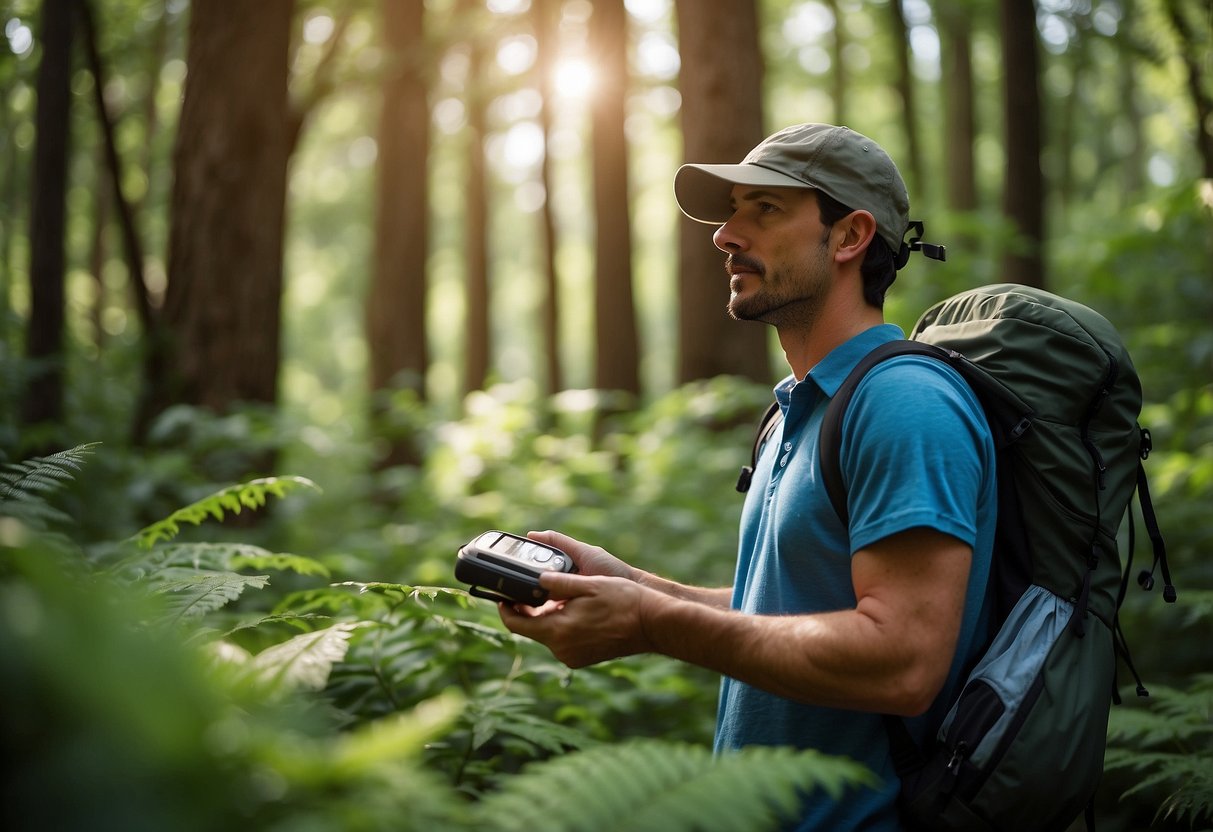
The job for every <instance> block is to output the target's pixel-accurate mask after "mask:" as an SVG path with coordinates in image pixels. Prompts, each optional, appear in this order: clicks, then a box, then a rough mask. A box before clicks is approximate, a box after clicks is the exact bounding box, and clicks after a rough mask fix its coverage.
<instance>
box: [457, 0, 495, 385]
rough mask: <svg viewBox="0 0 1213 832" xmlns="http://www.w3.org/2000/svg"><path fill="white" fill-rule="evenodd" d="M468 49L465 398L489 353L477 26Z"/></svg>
mask: <svg viewBox="0 0 1213 832" xmlns="http://www.w3.org/2000/svg"><path fill="white" fill-rule="evenodd" d="M478 5H479V4H478V3H477V2H475V0H462V2H461V12H462V14H463V15H465V16H470V15H474V14H475V12H476V8H477V6H478ZM465 31H469V32H470V33H471V35H470V37H469V40H468V46H469V50H470V60H469V63H468V87H467V92H466V94H465V96H464V99H465V102H466V107H467V120H468V126H467V189H466V192H467V200H466V202H465V211H466V216H465V220H464V241H463V254H464V265H465V268H466V270H467V271H466V280H467V283H466V295H465V296H466V298H467V324H466V326H467V337H466V339H465V350H466V353H465V356H464V381H463V387H464V393H470V392H472V391H473V390H483V389H484V386H485V383H486V381H487V379H488V373H489V355H490V352H491V341H492V335H491V327H490V323H489V308H490V295H489V292H490V289H489V251H488V248H489V239H488V236H489V208H488V186H487V184H486V178H485V177H486V174H485V167H486V166H485V158H484V140H485V137H486V136H487V134H488V124H487V121H488V119H487V113H486V109H487V108H486V98H487V96H486V94H485V89H484V81H483V78H482V67H483V65H484V48H483V46H482V45H481V43H480V41H479V40H478V39H477V32H478V31H479V29H478V28H476V27H468V28H467V29H465Z"/></svg>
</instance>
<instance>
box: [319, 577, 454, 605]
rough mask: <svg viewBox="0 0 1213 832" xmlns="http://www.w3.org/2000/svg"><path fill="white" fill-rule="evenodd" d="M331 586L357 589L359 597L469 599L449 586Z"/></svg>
mask: <svg viewBox="0 0 1213 832" xmlns="http://www.w3.org/2000/svg"><path fill="white" fill-rule="evenodd" d="M333 586H348V587H350V588H352V589H357V590H358V594H360V595H362V594H364V593H367V592H374V593H378V594H380V595H386V596H388V597H390V598H396V597H398V598H399V600H404V599H405V598H412V599H414V600H417V599H419V598H428V599H429V600H431V601H432V600H434V599H435V598H437V597H438V596H439V595H450V596H453V597H455V598H467V597H469V596H468V593H467V590H465V589H456V588H454V587H449V586H410V585H409V584H394V583H389V582H387V581H365V582H364V581H341V582H339V583H335V584H333Z"/></svg>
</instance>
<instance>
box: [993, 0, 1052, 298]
mask: <svg viewBox="0 0 1213 832" xmlns="http://www.w3.org/2000/svg"><path fill="white" fill-rule="evenodd" d="M999 7H1000V10H1001V23H1002V45H1003V106H1004V111H1003V112H1004V116H1003V123H1004V134H1005V140H1004V142H1003V145H1004V147H1005V148H1006V174H1005V180H1004V182H1003V200H1002V202H1003V213H1004V215H1005V216H1006V217H1007V219H1008V220H1010V221H1011V225H1012V227H1013V228H1014V229H1015V232H1016V239H1015V240H1013V241H1012V243H1011V246H1010V247H1009V248H1008V249H1007V250H1006V251H1005V252H1004V253H1003V257H1002V279H1003V280H1006V281H1009V282H1012V283H1022V284H1025V285H1028V286H1037V287H1041V288H1044V287H1045V286H1046V283H1047V281H1046V278H1045V266H1044V199H1045V193H1044V175H1043V174H1042V172H1041V168H1040V156H1041V147H1042V132H1043V131H1042V128H1041V107H1040V70H1039V60H1038V56H1037V33H1036V4H1035V2H1025V0H1000V3H999Z"/></svg>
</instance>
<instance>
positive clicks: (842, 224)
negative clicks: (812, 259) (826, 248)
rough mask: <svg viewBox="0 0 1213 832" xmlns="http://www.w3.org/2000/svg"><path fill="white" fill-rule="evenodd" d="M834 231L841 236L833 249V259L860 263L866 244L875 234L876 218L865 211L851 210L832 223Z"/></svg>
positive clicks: (864, 253)
mask: <svg viewBox="0 0 1213 832" xmlns="http://www.w3.org/2000/svg"><path fill="white" fill-rule="evenodd" d="M834 231H835V233H837V234H841V236H842V239H841V240H840V242H839V243H838V248H837V249H835V250H834V259H835V260H837V261H838V262H839V263H848V262H851V261H855V262H857V263H862V262H863V258H864V256H865V255H866V254H867V251H868V245H869V244H870V243H871V242H872V238H873V237H875V236H876V218H875V217H873V216H872V215H871V214H870V213H869V212H867V211H852V212H851V213H850V214H847V216H845V217H844V218H843V219H841V220H839V221H838V222H837V223H835V224H834Z"/></svg>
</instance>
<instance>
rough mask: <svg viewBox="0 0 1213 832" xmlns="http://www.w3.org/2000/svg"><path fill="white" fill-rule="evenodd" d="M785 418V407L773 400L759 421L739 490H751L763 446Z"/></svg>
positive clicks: (743, 469) (741, 476)
mask: <svg viewBox="0 0 1213 832" xmlns="http://www.w3.org/2000/svg"><path fill="white" fill-rule="evenodd" d="M782 419H783V408H781V407H780V406H779V402H771V404H770V405H769V406H768V407H767V412H766V413H764V414H762V421H761V422H759V423H758V431H757V432H756V433H755V434H754V446H753V447H752V448H751V449H750V464H749V465H745V466H742V469H741V475H740V476H738V477H737V491H738V492H740V493H742V494H744V493H746V492H747V491H749V490H750V483H751V482H752V481H753V479H754V469H755V468H757V467H758V455H759V454H760V453H762V446H763V445H765V444H766V442H767V440H768V439H770V438H771V434H773V433H774V432H775V428H777V427H778V426H779V423H780V421H782Z"/></svg>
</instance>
